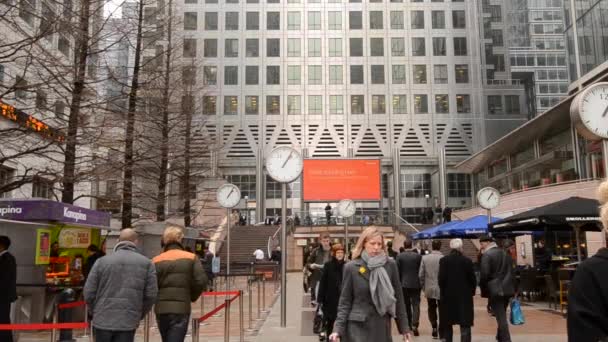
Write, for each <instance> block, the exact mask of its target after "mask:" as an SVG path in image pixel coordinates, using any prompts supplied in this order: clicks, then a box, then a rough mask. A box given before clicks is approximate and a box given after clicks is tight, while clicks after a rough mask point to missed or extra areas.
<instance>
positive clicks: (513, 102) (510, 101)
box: [505, 95, 521, 114]
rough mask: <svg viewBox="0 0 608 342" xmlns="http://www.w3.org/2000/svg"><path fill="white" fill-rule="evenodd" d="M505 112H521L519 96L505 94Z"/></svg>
mask: <svg viewBox="0 0 608 342" xmlns="http://www.w3.org/2000/svg"><path fill="white" fill-rule="evenodd" d="M505 112H506V113H507V114H521V111H520V108H519V96H517V95H505Z"/></svg>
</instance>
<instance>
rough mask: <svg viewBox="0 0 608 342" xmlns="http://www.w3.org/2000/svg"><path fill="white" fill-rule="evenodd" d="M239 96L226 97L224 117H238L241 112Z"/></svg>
mask: <svg viewBox="0 0 608 342" xmlns="http://www.w3.org/2000/svg"><path fill="white" fill-rule="evenodd" d="M238 111H239V98H238V96H224V115H237V114H238V113H239V112H238Z"/></svg>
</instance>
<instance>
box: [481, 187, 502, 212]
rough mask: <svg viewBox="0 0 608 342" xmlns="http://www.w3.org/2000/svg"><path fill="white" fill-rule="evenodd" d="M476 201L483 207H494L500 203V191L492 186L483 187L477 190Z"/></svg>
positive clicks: (489, 208)
mask: <svg viewBox="0 0 608 342" xmlns="http://www.w3.org/2000/svg"><path fill="white" fill-rule="evenodd" d="M477 202H478V203H479V205H480V206H481V207H482V208H484V209H488V210H491V209H494V208H496V207H498V204H499V203H500V192H498V190H496V189H494V188H490V187H487V188H483V189H481V190H479V191H478V192H477Z"/></svg>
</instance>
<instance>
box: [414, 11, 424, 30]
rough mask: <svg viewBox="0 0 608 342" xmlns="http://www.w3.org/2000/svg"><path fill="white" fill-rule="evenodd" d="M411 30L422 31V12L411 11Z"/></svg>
mask: <svg viewBox="0 0 608 342" xmlns="http://www.w3.org/2000/svg"><path fill="white" fill-rule="evenodd" d="M411 14H412V30H418V29H424V11H412V12H411Z"/></svg>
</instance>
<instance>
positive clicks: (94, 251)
mask: <svg viewBox="0 0 608 342" xmlns="http://www.w3.org/2000/svg"><path fill="white" fill-rule="evenodd" d="M104 255H105V253H104V252H102V251H100V250H99V248H98V247H97V246H96V245H94V244H90V245H89V247H87V261H86V263H85V265H84V277H85V278H86V277H87V276H88V275H89V273H90V272H91V270H92V269H93V265H95V262H97V260H99V259H100V258H101V257H103V256H104Z"/></svg>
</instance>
